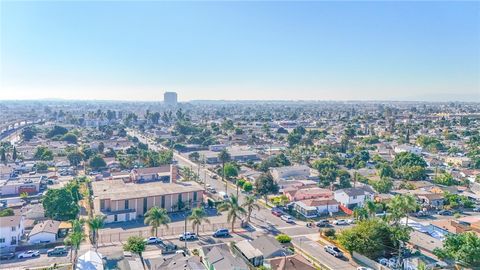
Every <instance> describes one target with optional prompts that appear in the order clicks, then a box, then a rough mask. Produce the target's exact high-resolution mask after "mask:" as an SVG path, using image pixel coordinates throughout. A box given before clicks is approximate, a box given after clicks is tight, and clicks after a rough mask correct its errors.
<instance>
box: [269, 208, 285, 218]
mask: <svg viewBox="0 0 480 270" xmlns="http://www.w3.org/2000/svg"><path fill="white" fill-rule="evenodd" d="M271 212H272V215H274V216H277V217H281V216H282V215H283V212H282V210H280V209H278V208H274V209H272V211H271Z"/></svg>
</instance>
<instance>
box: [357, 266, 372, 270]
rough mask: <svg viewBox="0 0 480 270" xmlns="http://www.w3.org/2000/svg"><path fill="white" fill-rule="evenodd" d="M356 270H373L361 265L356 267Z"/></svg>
mask: <svg viewBox="0 0 480 270" xmlns="http://www.w3.org/2000/svg"><path fill="white" fill-rule="evenodd" d="M357 270H373V269H372V268H370V267H363V266H360V267H357Z"/></svg>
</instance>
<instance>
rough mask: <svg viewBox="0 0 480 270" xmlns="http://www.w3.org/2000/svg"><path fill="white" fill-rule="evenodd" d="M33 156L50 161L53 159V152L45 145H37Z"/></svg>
mask: <svg viewBox="0 0 480 270" xmlns="http://www.w3.org/2000/svg"><path fill="white" fill-rule="evenodd" d="M34 157H35V158H36V159H40V160H45V161H50V160H53V152H52V151H51V150H50V149H48V148H47V147H45V146H39V147H37V150H36V152H35V155H34Z"/></svg>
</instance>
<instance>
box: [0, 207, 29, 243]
mask: <svg viewBox="0 0 480 270" xmlns="http://www.w3.org/2000/svg"><path fill="white" fill-rule="evenodd" d="M24 232H25V229H24V218H23V216H21V215H19V216H6V217H0V248H3V247H11V246H16V245H18V241H20V239H21V238H22V236H23V233H24Z"/></svg>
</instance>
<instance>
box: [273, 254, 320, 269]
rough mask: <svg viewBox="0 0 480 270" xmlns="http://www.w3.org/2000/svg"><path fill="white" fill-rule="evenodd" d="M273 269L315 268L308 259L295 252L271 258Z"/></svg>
mask: <svg viewBox="0 0 480 270" xmlns="http://www.w3.org/2000/svg"><path fill="white" fill-rule="evenodd" d="M268 263H269V264H270V269H272V270H315V269H317V268H316V267H314V266H313V265H312V264H311V263H310V262H309V261H307V259H305V258H304V257H303V256H302V255H300V254H295V255H292V256H287V257H278V258H275V259H271V260H270V261H269V262H268Z"/></svg>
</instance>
